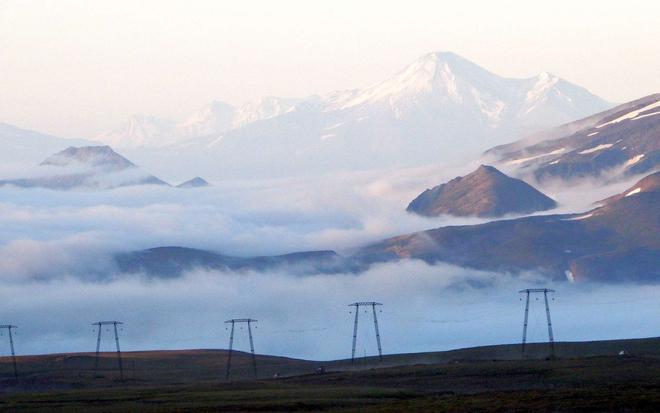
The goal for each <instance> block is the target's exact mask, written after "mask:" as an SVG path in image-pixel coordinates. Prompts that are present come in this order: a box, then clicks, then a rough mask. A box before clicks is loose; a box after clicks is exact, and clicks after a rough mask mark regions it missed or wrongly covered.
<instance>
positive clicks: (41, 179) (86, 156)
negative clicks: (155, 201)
mask: <svg viewBox="0 0 660 413" xmlns="http://www.w3.org/2000/svg"><path fill="white" fill-rule="evenodd" d="M35 175H36V176H34V177H29V178H18V179H7V180H0V186H2V185H14V186H18V187H23V188H32V187H40V188H48V189H55V190H71V189H110V188H117V187H122V186H131V185H169V184H167V183H166V182H164V181H162V180H160V179H158V178H156V177H155V176H153V175H150V174H148V173H146V172H144V171H142V170H141V169H140V168H139V167H138V166H137V165H135V164H134V163H132V162H131V161H129V160H128V159H126V158H124V157H123V156H121V155H119V154H118V153H116V152H115V151H113V150H112V148H110V147H109V146H83V147H78V148H77V147H70V148H67V149H65V150H63V151H61V152H58V153H56V154H54V155H52V156H50V157H48V158H46V160H44V161H43V162H41V163H40V164H39V167H38V170H37V171H36V174H35Z"/></svg>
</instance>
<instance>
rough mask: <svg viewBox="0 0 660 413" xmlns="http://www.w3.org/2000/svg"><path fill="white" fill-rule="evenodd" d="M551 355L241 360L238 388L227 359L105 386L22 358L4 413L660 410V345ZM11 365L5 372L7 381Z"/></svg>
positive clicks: (620, 344) (187, 363)
mask: <svg viewBox="0 0 660 413" xmlns="http://www.w3.org/2000/svg"><path fill="white" fill-rule="evenodd" d="M516 348H518V351H516V350H515V349H516ZM614 349H617V350H616V351H615V350H614ZM546 350H547V348H546V347H545V346H541V345H537V346H534V347H533V349H532V350H531V351H530V353H531V354H530V355H528V356H527V357H525V358H522V357H520V354H519V353H520V351H519V347H517V346H492V347H481V348H475V349H462V350H456V351H453V352H439V353H422V354H410V355H393V356H388V357H386V358H385V360H384V361H383V363H382V364H381V363H379V362H377V361H375V360H361V361H360V362H359V363H357V364H356V365H355V366H351V365H350V363H348V362H347V361H345V360H344V361H335V362H328V363H324V364H323V365H324V366H325V367H326V369H327V370H326V371H327V373H325V374H314V373H313V369H314V368H316V367H317V366H318V365H320V364H322V363H319V362H312V361H304V360H293V359H286V358H278V357H268V356H260V357H259V361H260V363H261V364H260V366H261V368H262V371H263V373H262V374H263V376H265V375H266V374H267V373H266V370H268V369H271V370H274V369H278V370H280V376H281V377H279V378H269V379H267V378H265V377H264V378H260V379H259V380H254V379H252V380H249V379H248V377H249V373H250V369H249V363H248V361H249V358H248V357H246V355H244V354H243V355H241V356H240V357H238V358H237V359H238V360H237V365H238V368H237V372H239V374H238V378H239V380H236V381H225V380H220V379H218V373H224V369H223V364H222V362H223V356H224V354H225V353H224V352H221V351H214V352H210V351H188V352H186V351H173V352H146V353H130V354H127V355H126V356H127V361H128V364H129V365H130V364H131V363H130V360H131V358H133V359H134V362H135V363H134V364H135V373H134V376H133V377H132V376H131V374H130V373H128V374H127V376H128V378H127V380H126V381H124V382H120V381H118V380H116V379H117V377H116V376H115V375H114V373H111V370H109V367H110V366H106V367H107V368H108V370H105V371H104V373H103V374H101V375H100V376H101V377H97V378H95V377H93V376H92V375H90V371H88V370H86V369H85V366H86V364H85V363H86V362H87V361H88V359H87V358H88V357H89V355H71V356H69V357H74V360H75V361H76V363H78V364H76V365H75V366H76V368H74V367H73V365H71V362H69V366H68V367H69V368H68V369H61V370H59V371H58V370H57V369H56V367H58V365H57V364H55V362H54V361H53V360H61V359H58V357H60V358H61V357H63V356H35V357H32V358H22V359H21V360H20V362H19V366H20V367H21V368H22V369H23V371H24V372H23V375H22V377H21V378H20V379H19V381H18V382H16V381H13V380H12V379H10V378H4V379H3V381H2V383H1V384H2V386H3V387H2V389H3V391H4V394H2V395H1V396H0V411H16V412H31V411H40V412H42V411H43V412H65V411H71V412H184V411H186V412H188V411H190V412H268V411H280V412H284V411H338V412H357V411H360V412H401V411H450V412H509V411H511V412H530V411H540V412H659V411H660V339H645V340H621V341H609V342H591V343H562V344H560V345H558V347H557V353H558V356H559V357H558V358H557V359H545V358H544V357H543V353H544V351H546ZM620 350H625V351H626V353H627V355H625V356H620V355H618V352H619V351H620ZM507 355H508V357H507ZM514 355H515V357H514ZM108 356H110V355H108ZM489 356H490V358H489ZM111 360H112V359H110V358H109V359H107V360H105V362H110V361H111ZM6 362H7V360H4V359H3V360H2V364H0V366H2V371H1V372H0V374H2V375H3V376H4V377H6V376H7V373H8V370H6V367H7V366H6V365H5V363H6ZM49 362H50V363H51V364H48V363H49ZM149 363H151V367H152V368H151V369H147V368H146V367H148V366H149ZM63 364H65V363H64V362H63V361H60V365H59V367H62V365H63ZM191 364H192V366H191ZM30 366H31V367H30ZM39 366H41V368H42V370H39ZM47 366H49V367H50V369H49V370H48V369H46V368H45V367H47ZM159 366H160V367H159ZM195 366H197V367H195ZM204 366H206V367H204ZM268 366H270V367H268ZM155 367H159V368H155ZM30 368H32V369H33V370H30ZM143 368H144V370H143ZM218 370H220V371H218ZM186 372H187V373H186ZM184 373H186V374H184ZM210 373H213V374H210ZM207 374H208V375H210V376H211V377H208V376H207ZM214 375H215V377H213V376H214ZM220 375H222V374H220ZM282 376H285V377H282Z"/></svg>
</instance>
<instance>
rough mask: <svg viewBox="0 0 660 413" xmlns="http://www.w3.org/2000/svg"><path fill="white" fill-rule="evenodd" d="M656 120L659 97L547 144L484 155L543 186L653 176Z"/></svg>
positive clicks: (657, 156)
mask: <svg viewBox="0 0 660 413" xmlns="http://www.w3.org/2000/svg"><path fill="white" fill-rule="evenodd" d="M658 115H660V94H654V95H650V96H647V97H644V98H642V99H638V100H635V101H633V102H628V103H626V104H623V105H620V106H617V107H616V108H613V109H610V110H608V111H605V112H603V113H601V114H598V115H594V116H591V117H589V118H587V119H584V120H581V121H578V122H574V123H573V124H568V125H565V126H563V127H562V128H557V130H555V131H553V132H549V133H548V136H550V137H549V138H545V139H543V138H541V140H540V141H539V140H536V139H534V140H523V141H520V142H515V143H513V144H510V145H504V146H500V147H497V148H493V149H491V150H489V151H487V152H486V155H488V156H489V157H493V158H494V159H495V160H496V162H497V164H498V165H502V166H504V167H508V168H516V169H517V170H518V174H520V175H532V176H534V177H535V178H536V179H537V180H541V181H542V180H546V179H552V178H561V179H565V180H569V179H574V178H581V177H587V176H588V177H593V176H599V175H602V174H604V173H607V172H615V173H616V174H617V175H618V176H619V177H624V176H629V175H638V174H644V173H649V172H654V171H656V170H657V169H658V168H659V167H660V138H658V137H659V136H660V116H658ZM564 132H565V133H564ZM562 133H564V134H562Z"/></svg>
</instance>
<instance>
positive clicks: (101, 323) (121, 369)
mask: <svg viewBox="0 0 660 413" xmlns="http://www.w3.org/2000/svg"><path fill="white" fill-rule="evenodd" d="M118 324H124V323H122V322H121V321H97V322H96V323H92V325H93V326H97V328H98V329H99V332H98V336H97V337H96V358H95V360H94V377H96V372H97V371H98V368H99V351H100V350H101V330H103V326H106V325H111V326H113V328H114V333H115V344H116V346H117V364H118V366H119V376H120V378H121V381H124V366H123V364H122V361H121V349H120V347H119V333H117V325H118Z"/></svg>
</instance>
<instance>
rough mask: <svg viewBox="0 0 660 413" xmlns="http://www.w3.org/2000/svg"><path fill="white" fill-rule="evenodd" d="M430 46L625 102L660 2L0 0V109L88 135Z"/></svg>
mask: <svg viewBox="0 0 660 413" xmlns="http://www.w3.org/2000/svg"><path fill="white" fill-rule="evenodd" d="M434 50H450V51H453V52H455V53H458V54H460V55H462V56H464V57H466V58H468V59H470V60H473V61H474V62H476V63H478V64H480V65H482V66H484V67H485V68H487V69H489V70H492V71H494V72H496V73H498V74H500V75H504V76H512V77H527V76H533V75H535V74H537V73H539V72H541V71H549V72H552V73H555V74H557V75H559V76H561V77H564V78H566V79H567V80H569V81H572V82H575V83H578V84H580V85H582V86H585V87H587V88H588V89H590V90H591V91H592V92H594V93H596V94H598V95H600V96H602V97H604V98H605V99H608V100H611V101H626V100H630V99H634V98H636V97H640V96H643V95H646V94H650V93H653V92H659V91H660V76H659V74H660V2H654V1H646V0H630V1H626V2H621V1H580V2H575V1H563V0H562V1H518V2H514V1H497V2H493V1H460V2H438V1H415V0H408V1H399V2H386V1H382V0H381V1H360V2H356V1H332V2H329V1H328V2H315V1H314V2H312V1H294V0H279V1H255V0H245V1H240V2H224V1H223V2H221V1H162V0H160V1H140V2H135V1H121V0H119V1H104V2H101V1H88V0H70V1H69V0H57V1H26V0H22V1H6V0H5V1H3V0H0V94H1V95H2V99H0V121H4V122H8V123H13V124H16V125H18V126H22V127H25V128H31V129H37V130H41V131H44V132H49V133H53V134H58V135H64V136H75V137H84V136H91V135H96V134H98V133H100V132H102V131H105V130H107V129H109V128H112V127H114V126H116V125H117V124H118V123H120V122H121V121H122V120H123V119H124V118H125V117H126V116H128V115H130V114H132V113H149V114H154V115H158V116H163V117H173V118H181V117H184V116H185V115H187V114H188V113H190V112H191V111H194V110H195V109H197V108H199V107H200V106H202V105H204V104H205V103H207V102H208V101H210V100H213V99H219V100H225V101H228V102H230V103H234V104H239V103H242V102H244V101H246V100H250V99H254V98H257V97H260V96H266V95H279V96H306V95H310V94H314V93H325V92H328V91H331V90H334V89H345V88H355V87H365V86H368V85H370V84H372V83H375V82H378V81H380V80H382V79H384V78H386V77H388V76H390V75H391V74H393V73H394V72H396V71H397V70H399V69H401V68H402V67H403V66H405V65H406V64H408V63H409V62H410V61H412V60H414V59H415V58H416V57H418V56H419V55H422V54H424V53H427V52H430V51H434Z"/></svg>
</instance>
